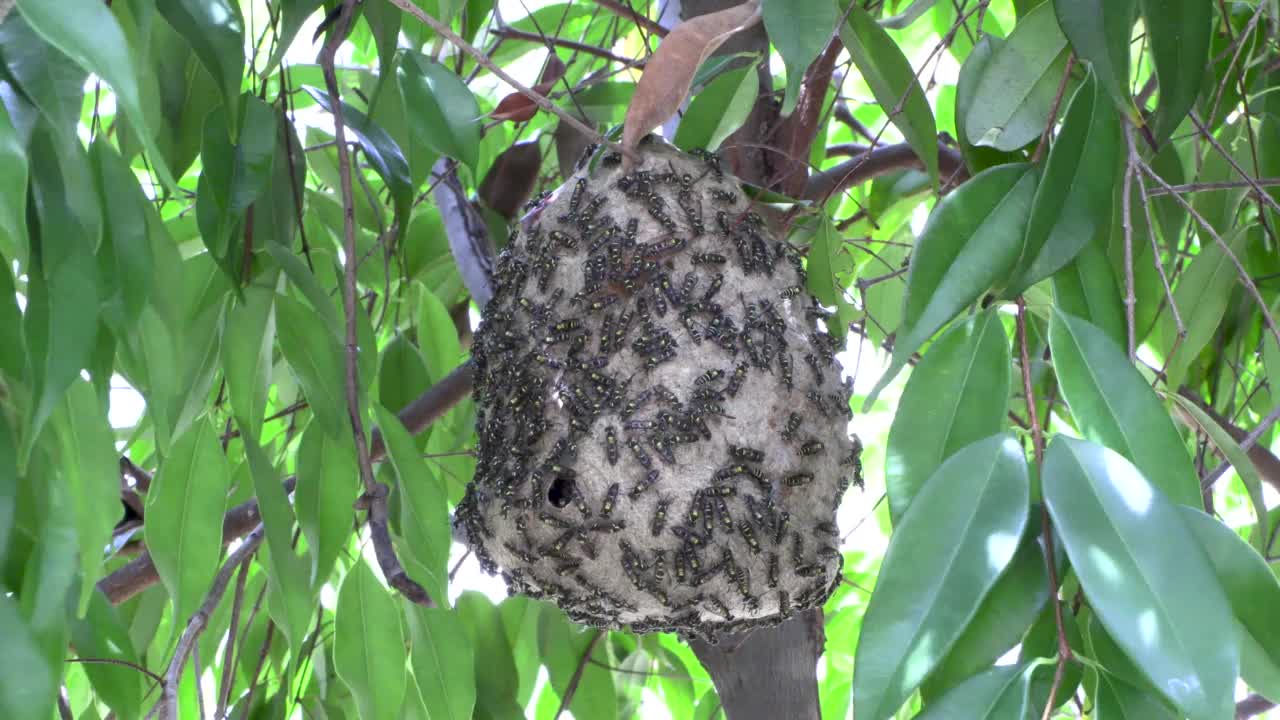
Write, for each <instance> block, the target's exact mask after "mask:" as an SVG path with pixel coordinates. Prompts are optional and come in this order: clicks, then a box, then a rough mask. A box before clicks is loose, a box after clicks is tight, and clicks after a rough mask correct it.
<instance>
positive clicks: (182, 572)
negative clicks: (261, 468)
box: [145, 420, 231, 623]
mask: <svg viewBox="0 0 1280 720" xmlns="http://www.w3.org/2000/svg"><path fill="white" fill-rule="evenodd" d="M230 477H231V476H230V472H229V471H228V469H227V460H226V456H225V455H223V453H222V447H221V446H220V445H219V444H218V437H217V434H216V433H215V432H214V430H213V426H212V425H210V424H209V421H208V420H201V421H200V422H197V423H196V424H195V425H193V426H192V427H191V428H190V429H188V430H187V431H186V432H185V433H183V434H182V435H181V436H180V437H178V438H177V439H175V440H174V442H173V447H172V448H170V450H169V454H168V455H166V456H165V457H164V459H163V460H162V461H161V462H160V468H159V470H157V471H156V476H155V479H154V480H153V481H152V482H151V490H150V491H149V492H148V493H147V503H146V511H147V523H146V525H145V533H146V541H147V548H148V549H149V550H150V551H151V559H152V561H153V562H155V565H156V571H157V573H158V574H159V575H160V581H161V582H163V583H164V587H165V589H166V590H168V591H169V598H170V599H171V600H172V602H173V616H172V617H174V618H178V619H179V621H180V622H183V623H185V622H186V619H187V618H189V617H190V616H191V614H192V613H193V612H195V610H196V608H198V607H199V606H200V603H201V602H202V601H203V600H204V594H205V591H207V590H208V589H209V585H210V584H212V582H213V576H214V575H216V574H217V572H218V558H219V557H220V556H221V555H222V511H223V509H224V508H225V506H226V492H227V486H228V485H229V484H230Z"/></svg>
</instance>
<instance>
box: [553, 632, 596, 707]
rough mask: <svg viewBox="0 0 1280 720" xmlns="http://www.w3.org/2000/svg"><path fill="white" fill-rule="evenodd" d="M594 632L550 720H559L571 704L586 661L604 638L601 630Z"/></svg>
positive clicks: (585, 666)
mask: <svg viewBox="0 0 1280 720" xmlns="http://www.w3.org/2000/svg"><path fill="white" fill-rule="evenodd" d="M594 632H595V634H594V635H592V636H591V639H590V640H589V641H587V648H586V649H585V650H583V651H582V657H581V658H579V659H578V667H576V668H574V670H573V677H571V678H569V684H568V685H566V686H565V688H564V693H562V694H561V695H560V707H559V708H558V709H556V714H555V715H554V716H553V719H552V720H560V716H561V715H562V714H564V711H565V709H567V708H568V707H569V703H571V702H573V696H574V694H575V693H577V692H578V683H580V682H582V673H583V671H584V670H586V669H587V660H588V659H590V658H591V651H592V650H595V648H596V643H598V642H600V638H602V637H604V631H603V630H596V631H594Z"/></svg>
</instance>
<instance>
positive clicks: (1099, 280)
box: [1053, 227, 1137, 347]
mask: <svg viewBox="0 0 1280 720" xmlns="http://www.w3.org/2000/svg"><path fill="white" fill-rule="evenodd" d="M1109 229H1110V228H1109V227H1108V228H1105V229H1103V230H1101V231H1100V232H1103V233H1105V232H1107V231H1108V230H1109ZM1104 237H1105V235H1104ZM1102 242H1104V241H1103V239H1102V238H1099V237H1094V238H1093V239H1092V240H1090V241H1088V242H1086V243H1085V244H1084V247H1082V248H1081V249H1080V253H1079V254H1078V255H1076V256H1075V259H1073V260H1072V261H1071V262H1069V263H1067V264H1066V266H1065V267H1063V268H1062V269H1061V270H1059V271H1058V272H1056V273H1054V274H1053V299H1054V302H1055V304H1056V305H1057V307H1058V309H1059V310H1061V311H1062V312H1064V313H1067V314H1068V315H1074V316H1076V317H1078V318H1080V319H1082V320H1087V321H1089V322H1090V323H1092V324H1094V325H1096V326H1097V327H1098V329H1099V330H1102V331H1103V332H1104V333H1106V335H1107V337H1108V338H1110V339H1111V341H1112V342H1114V343H1115V344H1116V345H1118V346H1121V347H1124V346H1125V345H1126V344H1127V342H1128V330H1127V328H1126V327H1125V319H1124V306H1123V305H1122V304H1121V302H1122V301H1121V299H1120V288H1118V287H1117V286H1116V280H1115V276H1113V275H1112V274H1111V266H1110V263H1109V262H1108V261H1107V253H1106V251H1105V250H1104V249H1103V247H1102ZM1135 242H1136V240H1135ZM1135 255H1136V253H1135ZM1134 262H1135V263H1136V262H1137V260H1136V258H1135V261H1134Z"/></svg>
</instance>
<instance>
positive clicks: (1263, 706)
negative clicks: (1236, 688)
mask: <svg viewBox="0 0 1280 720" xmlns="http://www.w3.org/2000/svg"><path fill="white" fill-rule="evenodd" d="M1275 706H1276V704H1275V703H1273V702H1271V701H1270V700H1268V699H1266V698H1264V697H1262V696H1261V695H1259V694H1258V693H1253V694H1252V695H1250V696H1248V697H1246V698H1245V699H1243V700H1241V701H1240V702H1238V703H1236V720H1247V719H1248V718H1251V717H1253V716H1255V715H1261V714H1262V713H1264V712H1266V711H1268V710H1270V709H1271V708H1273V707H1275Z"/></svg>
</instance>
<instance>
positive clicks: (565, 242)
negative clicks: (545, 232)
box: [548, 230, 578, 250]
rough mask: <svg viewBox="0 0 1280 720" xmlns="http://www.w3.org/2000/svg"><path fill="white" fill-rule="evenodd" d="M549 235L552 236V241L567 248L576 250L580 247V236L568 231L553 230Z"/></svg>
mask: <svg viewBox="0 0 1280 720" xmlns="http://www.w3.org/2000/svg"><path fill="white" fill-rule="evenodd" d="M548 237H550V238H551V241H552V242H554V243H556V244H557V245H560V246H561V247H563V248H565V249H567V250H574V249H577V247H578V238H576V237H574V236H572V235H570V234H568V233H563V232H560V231H559V230H552V231H551V233H550V235H549V236H548Z"/></svg>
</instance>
